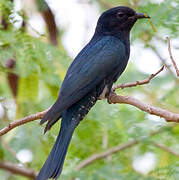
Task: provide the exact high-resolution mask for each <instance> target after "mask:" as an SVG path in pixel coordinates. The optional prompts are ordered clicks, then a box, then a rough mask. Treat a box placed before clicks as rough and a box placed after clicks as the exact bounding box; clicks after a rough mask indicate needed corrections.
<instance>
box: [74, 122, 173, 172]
mask: <svg viewBox="0 0 179 180" xmlns="http://www.w3.org/2000/svg"><path fill="white" fill-rule="evenodd" d="M170 127H173V125H172V126H170ZM164 130H165V128H160V129H158V130H155V131H153V132H151V133H150V134H149V135H148V136H145V137H142V138H139V139H135V140H132V141H129V142H127V143H123V144H119V145H118V146H115V147H112V148H110V149H108V150H106V151H103V152H101V153H98V154H93V155H92V156H90V157H88V158H87V159H85V160H83V161H82V162H80V163H79V165H77V167H76V171H80V170H81V169H82V168H84V167H86V166H88V165H90V164H92V163H93V162H94V161H96V160H99V159H103V158H106V157H108V156H111V155H112V154H115V153H118V152H119V151H122V150H125V149H127V148H129V147H132V146H134V145H137V144H138V143H140V142H142V141H143V140H145V139H146V138H149V137H151V136H154V135H156V134H159V133H161V132H162V131H164Z"/></svg>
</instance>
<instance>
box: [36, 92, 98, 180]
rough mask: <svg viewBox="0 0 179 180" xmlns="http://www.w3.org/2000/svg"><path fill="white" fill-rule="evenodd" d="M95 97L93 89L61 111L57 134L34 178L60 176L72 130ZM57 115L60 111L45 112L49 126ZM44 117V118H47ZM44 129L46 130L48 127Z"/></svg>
mask: <svg viewBox="0 0 179 180" xmlns="http://www.w3.org/2000/svg"><path fill="white" fill-rule="evenodd" d="M97 97H98V96H97V95H96V91H93V92H91V93H89V94H87V95H86V96H85V97H84V98H82V99H81V100H80V101H78V102H77V103H75V104H74V105H72V106H71V107H70V108H68V109H66V110H65V111H63V112H62V122H61V129H60V132H59V135H58V137H57V140H56V142H55V145H54V147H53V149H52V151H51V152H50V155H49V157H48V159H47V160H46V162H45V164H44V165H43V167H42V169H41V170H40V173H39V174H38V176H37V178H36V180H46V179H48V178H55V179H56V178H58V177H59V176H60V174H61V171H62V167H63V163H64V160H65V156H66V153H67V149H68V146H69V144H70V140H71V137H72V135H73V132H74V130H75V128H76V127H77V125H78V124H79V122H80V121H81V120H82V119H83V118H84V116H85V115H86V114H87V113H88V111H89V110H90V109H91V107H92V106H93V105H94V104H95V103H96V101H97ZM52 108H53V107H52ZM54 111H56V110H54ZM54 111H53V112H54ZM59 115H60V116H61V114H60V113H55V114H54V115H53V113H51V112H50V113H49V114H47V116H46V117H50V120H53V121H52V124H50V123H51V121H49V122H48V123H49V127H51V125H53V124H54V122H56V120H58V118H59ZM44 119H45V120H46V119H49V118H44ZM42 123H43V122H42ZM46 129H47V130H48V128H46Z"/></svg>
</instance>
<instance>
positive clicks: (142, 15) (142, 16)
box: [135, 13, 150, 19]
mask: <svg viewBox="0 0 179 180" xmlns="http://www.w3.org/2000/svg"><path fill="white" fill-rule="evenodd" d="M135 18H137V19H141V18H150V16H148V15H147V14H144V13H136V15H135Z"/></svg>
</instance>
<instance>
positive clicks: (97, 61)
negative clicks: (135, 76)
mask: <svg viewBox="0 0 179 180" xmlns="http://www.w3.org/2000/svg"><path fill="white" fill-rule="evenodd" d="M125 54H126V52H125V46H124V44H123V43H122V42H121V41H119V40H118V39H117V38H115V37H113V36H105V37H103V38H102V39H101V40H99V41H97V42H96V43H94V44H93V42H90V43H89V44H88V45H87V46H86V47H85V48H84V49H83V50H82V51H81V52H80V53H79V55H78V56H77V57H76V58H75V60H74V61H73V63H72V64H71V66H70V67H69V70H68V72H67V74H66V77H65V79H64V81H63V83H62V86H61V90H60V93H59V97H58V100H57V102H56V104H58V106H56V107H57V108H58V110H59V111H60V112H61V111H62V110H63V109H66V108H68V107H69V106H71V105H72V104H74V103H75V102H77V101H78V100H79V99H81V98H82V97H83V96H84V95H85V94H87V93H88V92H89V91H90V90H91V89H93V88H94V87H95V86H96V85H98V84H99V83H100V82H101V81H102V80H103V79H104V78H105V77H107V76H109V75H110V74H111V73H113V71H114V69H116V66H119V64H120V62H122V61H125V59H126V57H125Z"/></svg>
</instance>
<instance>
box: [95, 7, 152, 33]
mask: <svg viewBox="0 0 179 180" xmlns="http://www.w3.org/2000/svg"><path fill="white" fill-rule="evenodd" d="M141 18H150V17H149V16H145V15H144V14H143V13H137V12H135V11H134V10H133V9H131V8H129V7H125V6H118V7H115V8H111V9H109V10H107V11H105V12H104V13H103V14H102V15H101V16H100V18H99V20H98V23H97V28H96V31H101V32H103V33H107V34H110V33H115V32H119V31H127V32H129V31H130V30H131V28H132V26H133V25H134V24H135V22H136V21H137V20H138V19H141Z"/></svg>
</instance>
